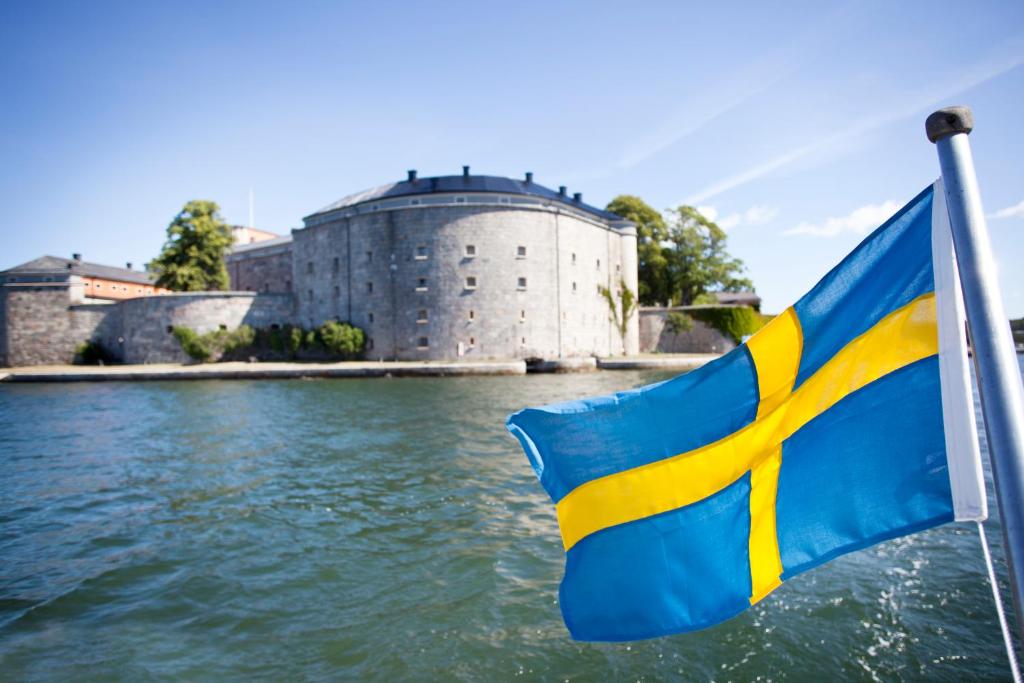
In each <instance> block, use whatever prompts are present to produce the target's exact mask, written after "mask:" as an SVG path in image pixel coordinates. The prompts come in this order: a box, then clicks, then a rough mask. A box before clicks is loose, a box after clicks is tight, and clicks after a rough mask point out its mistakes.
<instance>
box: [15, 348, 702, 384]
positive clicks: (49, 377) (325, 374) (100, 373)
mask: <svg viewBox="0 0 1024 683" xmlns="http://www.w3.org/2000/svg"><path fill="white" fill-rule="evenodd" d="M718 357H719V355H718V354H672V355H665V356H660V355H659V356H654V355H652V356H633V357H623V358H598V359H593V358H587V359H580V358H567V359H564V360H562V361H559V360H554V361H545V363H544V364H543V366H542V368H538V369H537V370H536V371H539V372H555V373H571V372H593V371H596V370H648V369H664V370H693V369H695V368H698V367H700V366H701V365H704V364H705V363H707V362H708V361H710V360H713V359H715V358H718ZM528 371H529V372H534V370H533V369H528V368H527V364H526V361H523V360H504V361H501V360H497V361H384V362H381V361H344V362H338V363H297V362H265V363H246V362H241V361H239V362H230V363H210V364H206V365H185V364H176V363H160V364H152V365H40V366H27V367H17V368H2V369H0V382H11V383H15V382H20V383H30V382H140V381H160V380H164V381H172V380H203V379H302V378H367V377H472V376H494V375H525V374H527V372H528Z"/></svg>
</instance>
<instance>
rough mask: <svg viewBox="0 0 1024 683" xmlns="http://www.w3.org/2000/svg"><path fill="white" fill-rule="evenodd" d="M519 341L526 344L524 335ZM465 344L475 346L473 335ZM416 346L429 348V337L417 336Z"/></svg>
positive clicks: (370, 343)
mask: <svg viewBox="0 0 1024 683" xmlns="http://www.w3.org/2000/svg"><path fill="white" fill-rule="evenodd" d="M519 343H520V344H522V345H523V346H526V337H520V338H519ZM466 346H468V347H469V348H473V347H474V346H476V338H475V337H470V338H469V343H468V344H467V345H466ZM367 348H370V349H372V348H373V339H370V340H369V343H368V344H367ZM416 348H417V349H419V350H420V351H424V350H426V349H429V348H430V339H429V338H428V337H419V338H417V339H416Z"/></svg>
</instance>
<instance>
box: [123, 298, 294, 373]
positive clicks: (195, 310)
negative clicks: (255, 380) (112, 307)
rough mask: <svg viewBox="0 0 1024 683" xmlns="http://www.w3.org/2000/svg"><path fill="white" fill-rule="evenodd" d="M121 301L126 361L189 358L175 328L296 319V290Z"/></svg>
mask: <svg viewBox="0 0 1024 683" xmlns="http://www.w3.org/2000/svg"><path fill="white" fill-rule="evenodd" d="M120 306H121V309H122V311H121V317H122V323H121V336H122V337H123V338H124V344H123V360H124V362H125V363H184V362H187V361H188V360H189V358H188V356H187V355H186V354H185V352H184V351H182V350H181V345H180V344H179V343H178V341H177V340H176V339H175V338H174V335H173V334H171V328H173V327H189V328H191V329H193V330H195V331H196V332H200V333H202V332H210V331H212V330H215V329H217V328H218V327H223V328H225V329H228V330H233V329H235V328H237V327H239V326H240V325H249V326H251V327H270V326H271V325H284V324H287V323H291V322H292V318H293V315H292V308H293V306H292V295H291V294H257V293H252V292H195V293H178V294H168V295H165V296H148V297H140V298H138V299H129V300H127V301H124V302H122V303H121V304H120Z"/></svg>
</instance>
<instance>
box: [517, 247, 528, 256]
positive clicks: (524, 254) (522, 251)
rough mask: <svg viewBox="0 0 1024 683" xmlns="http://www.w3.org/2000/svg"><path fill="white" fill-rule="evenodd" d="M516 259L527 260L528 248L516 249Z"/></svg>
mask: <svg viewBox="0 0 1024 683" xmlns="http://www.w3.org/2000/svg"><path fill="white" fill-rule="evenodd" d="M516 258H526V247H522V246H520V247H516Z"/></svg>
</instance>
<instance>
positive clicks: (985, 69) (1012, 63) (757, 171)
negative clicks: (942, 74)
mask: <svg viewBox="0 0 1024 683" xmlns="http://www.w3.org/2000/svg"><path fill="white" fill-rule="evenodd" d="M1017 42H1018V43H1019V42H1020V41H1019V40H1018V41H1017ZM1021 64H1024V52H1022V51H1021V50H1020V49H1019V47H1018V49H1017V51H1016V53H1015V54H1013V55H1011V56H1009V57H1002V58H999V59H992V60H989V61H986V62H982V63H979V64H975V65H973V66H972V67H970V68H968V69H965V70H963V71H961V72H960V74H959V77H958V78H957V79H956V80H955V81H954V82H953V85H952V86H948V87H942V85H932V86H930V87H928V88H926V89H920V90H918V91H917V92H914V93H912V94H911V96H909V97H907V98H906V99H905V100H904V101H903V102H896V103H893V104H890V105H889V106H888V107H887V109H886V113H885V114H881V115H878V116H875V117H868V118H866V119H864V120H863V121H861V122H860V123H858V124H856V125H853V126H849V127H847V128H845V129H843V130H841V131H839V132H838V133H836V134H834V135H829V136H826V137H823V138H821V139H819V140H817V141H815V142H813V143H810V144H807V145H804V146H802V147H799V148H797V149H794V150H790V151H787V152H784V153H782V154H780V155H778V156H776V157H775V158H773V159H770V160H769V161H767V162H763V163H761V164H757V165H755V166H752V167H750V168H747V169H745V170H743V171H740V172H738V173H735V174H732V175H730V176H727V177H726V178H723V179H722V180H719V181H717V182H715V183H713V184H711V185H708V186H707V187H705V188H703V189H701V190H699V191H697V192H696V193H694V194H693V195H691V196H690V197H688V198H687V199H686V201H685V203H686V204H697V203H700V202H706V201H707V200H708V199H711V198H713V197H715V196H717V195H720V194H722V193H723V192H726V191H728V190H732V189H735V188H737V187H740V186H741V185H746V184H747V183H750V182H752V181H754V180H757V179H759V178H761V177H763V176H765V175H767V174H769V173H771V172H772V171H775V170H777V169H779V168H782V167H783V166H786V165H788V164H791V163H792V162H794V161H796V160H797V159H800V158H801V157H804V156H806V155H808V154H809V153H811V152H819V151H827V150H829V149H831V148H834V147H838V146H839V145H840V144H841V143H843V142H847V141H849V140H851V139H853V138H856V137H859V136H862V135H865V134H867V133H870V132H872V131H874V130H877V129H878V128H881V127H883V126H886V125H888V124H890V123H893V122H895V121H899V120H901V119H904V118H907V117H909V116H915V115H917V114H920V113H921V112H922V111H923V110H926V109H928V108H931V107H934V106H936V105H939V104H941V103H945V102H948V100H949V99H950V98H951V97H953V96H955V95H958V94H959V93H961V92H963V91H965V90H969V89H971V88H973V87H975V86H978V85H981V84H982V83H985V82H986V81H989V80H991V79H993V78H995V77H997V76H1000V75H1002V74H1004V73H1006V72H1007V71H1010V70H1012V69H1015V68H1017V67H1018V66H1020V65H1021ZM945 82H948V81H945ZM945 82H944V83H945Z"/></svg>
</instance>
